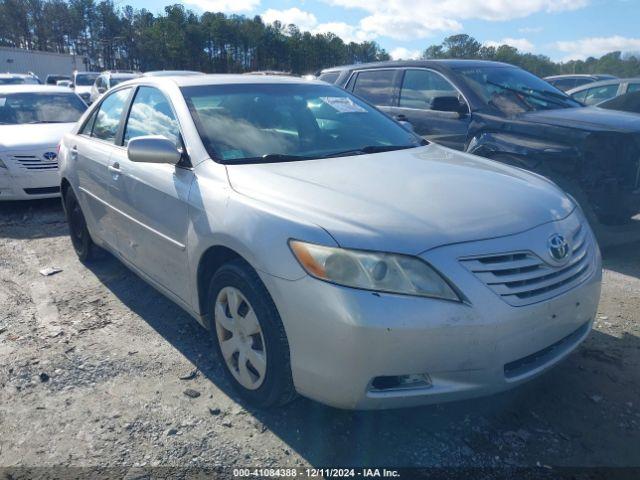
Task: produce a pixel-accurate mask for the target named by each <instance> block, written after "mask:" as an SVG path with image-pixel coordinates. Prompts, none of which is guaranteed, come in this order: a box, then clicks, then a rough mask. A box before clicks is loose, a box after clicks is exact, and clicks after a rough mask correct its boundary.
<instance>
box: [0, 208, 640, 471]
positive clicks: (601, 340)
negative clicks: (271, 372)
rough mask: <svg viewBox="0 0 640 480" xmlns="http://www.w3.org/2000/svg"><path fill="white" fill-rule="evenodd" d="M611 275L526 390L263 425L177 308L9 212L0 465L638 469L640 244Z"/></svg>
mask: <svg viewBox="0 0 640 480" xmlns="http://www.w3.org/2000/svg"><path fill="white" fill-rule="evenodd" d="M604 262H605V269H606V270H605V272H604V285H603V294H602V299H601V302H600V307H599V312H598V317H597V321H596V325H595V329H594V331H593V333H592V334H591V335H590V337H589V338H588V340H587V341H586V342H585V343H584V344H583V345H582V346H581V347H580V348H579V349H578V350H577V351H576V352H574V353H573V354H572V355H571V356H570V358H568V359H567V360H566V361H564V362H562V363H561V364H560V365H559V366H557V367H556V368H554V369H552V371H550V372H548V373H547V374H545V375H543V376H542V377H540V378H538V379H536V380H534V381H532V382H530V383H528V384H526V385H525V386H523V387H521V388H518V389H516V390H513V391H510V392H507V393H503V394H500V395H496V396H492V397H488V398H481V399H477V400H471V401H464V402H457V403H450V404H445V405H439V406H431V407H424V408H414V409H406V410H394V411H383V412H348V411H340V410H335V409H331V408H328V407H324V406H322V405H319V404H317V403H314V402H311V401H309V400H306V399H299V400H297V401H296V402H294V403H293V404H291V405H289V406H287V407H285V408H282V409H280V410H275V411H267V412H262V411H253V410H251V409H248V408H246V407H245V406H244V405H243V404H242V403H240V402H239V401H238V399H237V398H236V397H235V396H234V395H233V392H232V391H231V390H230V386H229V384H228V383H227V381H226V380H225V378H224V376H223V374H222V373H223V372H222V370H221V366H220V365H218V364H217V363H216V361H215V359H214V358H212V355H211V352H212V351H213V349H212V343H211V340H210V339H209V336H208V334H207V333H206V332H205V330H203V329H202V328H201V327H200V326H199V325H198V324H197V323H196V322H195V321H194V320H193V319H191V317H189V316H188V315H187V314H186V313H184V312H183V311H182V310H181V309H180V308H179V307H177V306H176V305H175V304H173V303H171V302H170V301H169V300H167V299H165V298H164V297H163V296H161V295H160V294H159V293H157V292H156V291H155V290H153V289H152V288H151V287H149V286H148V285H147V284H146V283H144V282H143V281H142V280H141V279H139V278H138V277H137V276H135V275H134V274H133V273H131V272H130V271H128V270H127V269H126V268H125V267H124V266H123V265H122V264H121V263H120V262H118V261H117V260H115V259H114V258H113V257H111V256H108V255H107V256H106V258H105V259H104V260H102V261H100V262H98V263H96V264H95V265H94V266H92V267H91V268H86V267H85V266H83V265H82V264H81V263H80V262H78V261H77V259H76V257H75V255H74V253H73V250H72V248H71V244H70V241H69V239H68V237H67V226H66V224H65V222H64V219H63V215H62V210H61V208H60V207H59V201H57V200H52V201H39V202H31V203H5V204H1V205H0V365H1V366H2V367H1V368H0V386H1V388H0V466H27V467H35V466H54V465H55V466H95V465H100V466H120V467H122V466H125V467H126V466H133V465H135V466H145V465H147V466H180V467H184V466H196V467H214V466H218V465H224V466H237V467H246V466H263V467H264V466H278V467H294V466H298V467H306V466H316V467H317V466H346V465H381V466H405V467H406V466H425V467H442V466H456V467H465V466H483V467H496V466H497V467H504V466H511V467H513V466H536V465H537V466H542V467H543V469H544V466H547V465H548V466H563V465H567V466H605V465H606V466H621V467H624V466H636V467H637V466H640V428H639V427H640V408H639V406H640V328H639V320H640V243H632V244H628V245H626V246H622V247H615V248H614V249H611V250H609V251H606V252H605V253H604ZM47 267H55V268H59V269H62V271H61V272H59V273H57V274H55V275H51V276H43V275H41V274H40V273H39V271H40V270H41V269H44V268H47Z"/></svg>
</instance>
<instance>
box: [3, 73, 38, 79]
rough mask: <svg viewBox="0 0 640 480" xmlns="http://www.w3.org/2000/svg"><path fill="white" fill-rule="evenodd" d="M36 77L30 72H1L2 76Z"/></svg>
mask: <svg viewBox="0 0 640 480" xmlns="http://www.w3.org/2000/svg"><path fill="white" fill-rule="evenodd" d="M26 77H30V78H36V77H34V76H33V75H29V74H28V73H8V72H7V73H0V78H26Z"/></svg>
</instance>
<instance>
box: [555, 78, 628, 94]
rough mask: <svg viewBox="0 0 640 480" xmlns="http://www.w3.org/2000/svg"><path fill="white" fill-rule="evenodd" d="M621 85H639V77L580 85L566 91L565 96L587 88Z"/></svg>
mask: <svg viewBox="0 0 640 480" xmlns="http://www.w3.org/2000/svg"><path fill="white" fill-rule="evenodd" d="M621 83H640V77H633V78H615V79H613V80H600V81H597V82H591V83H585V84H584V85H580V86H579V87H575V88H572V89H571V90H567V92H566V93H567V95H571V94H573V93H577V92H581V91H583V90H587V89H589V88H598V87H606V86H607V85H619V84H621Z"/></svg>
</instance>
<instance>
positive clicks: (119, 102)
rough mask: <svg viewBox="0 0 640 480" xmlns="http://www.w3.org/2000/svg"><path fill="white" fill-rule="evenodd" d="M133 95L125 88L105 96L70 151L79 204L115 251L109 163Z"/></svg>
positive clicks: (93, 229) (89, 220)
mask: <svg viewBox="0 0 640 480" xmlns="http://www.w3.org/2000/svg"><path fill="white" fill-rule="evenodd" d="M131 92H132V89H131V88H125V89H122V90H118V91H116V92H113V93H111V94H109V95H108V96H107V97H105V99H104V100H103V101H102V102H101V103H100V106H99V107H98V109H96V110H95V111H94V113H93V114H92V115H91V116H90V117H89V118H88V119H87V121H86V122H85V124H84V125H83V126H82V129H81V130H80V132H79V134H78V135H76V136H75V138H74V142H73V143H72V145H71V152H70V155H71V160H72V161H74V162H75V163H76V171H77V173H78V183H79V189H80V192H79V196H80V202H81V205H82V207H83V212H84V214H85V217H86V218H87V222H88V223H89V226H90V229H91V231H92V233H94V234H97V235H98V236H99V237H100V238H101V239H102V240H103V241H105V242H106V243H108V244H109V246H110V247H112V248H113V249H117V240H116V230H115V226H114V212H113V209H112V203H113V199H112V182H113V177H112V172H111V171H110V162H111V156H112V155H113V153H114V151H116V150H118V147H117V146H116V145H115V139H116V137H117V135H118V131H119V130H120V128H121V121H122V113H123V111H124V109H125V105H126V103H127V101H128V98H129V95H130V94H131Z"/></svg>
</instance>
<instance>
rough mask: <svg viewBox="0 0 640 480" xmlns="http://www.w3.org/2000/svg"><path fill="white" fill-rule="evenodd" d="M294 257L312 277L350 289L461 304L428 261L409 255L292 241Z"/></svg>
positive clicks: (290, 242)
mask: <svg viewBox="0 0 640 480" xmlns="http://www.w3.org/2000/svg"><path fill="white" fill-rule="evenodd" d="M289 245H290V247H291V250H292V252H293V254H294V255H295V257H296V259H297V260H298V262H300V265H301V266H302V268H304V270H305V271H306V272H307V273H308V274H309V275H311V276H313V277H315V278H318V279H320V280H324V281H326V282H331V283H336V284H338V285H344V286H346V287H353V288H361V289H364V290H373V291H376V292H387V293H399V294H404V295H416V296H421V297H435V298H442V299H446V300H455V301H461V299H460V296H459V295H458V294H457V293H456V292H455V291H454V290H453V288H452V287H451V286H450V285H449V283H448V282H447V281H446V280H445V279H444V278H442V276H441V275H440V274H439V273H438V272H436V271H435V270H434V269H433V268H431V267H430V266H429V265H428V264H427V263H426V262H424V261H422V260H420V259H419V258H416V257H411V256H408V255H398V254H392V253H378V252H369V251H363V250H347V249H343V248H335V247H325V246H322V245H316V244H313V243H305V242H301V241H298V240H290V241H289Z"/></svg>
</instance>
